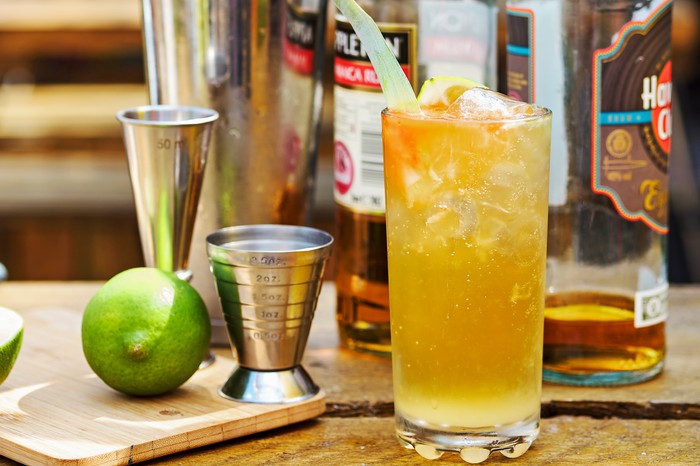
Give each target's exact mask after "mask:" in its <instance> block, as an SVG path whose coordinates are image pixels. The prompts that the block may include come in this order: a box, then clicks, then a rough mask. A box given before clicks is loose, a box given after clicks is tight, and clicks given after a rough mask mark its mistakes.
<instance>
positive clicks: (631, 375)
mask: <svg viewBox="0 0 700 466" xmlns="http://www.w3.org/2000/svg"><path fill="white" fill-rule="evenodd" d="M663 368H664V361H660V362H659V363H657V364H655V365H653V366H651V367H649V368H646V369H644V370H636V371H599V372H593V371H591V372H563V371H557V370H554V369H548V368H544V369H543V371H542V380H544V381H545V382H551V383H558V384H563V385H576V386H579V387H610V386H615V385H630V384H635V383H640V382H645V381H647V380H650V379H652V378H654V377H656V376H657V375H659V374H660V373H661V371H662V370H663Z"/></svg>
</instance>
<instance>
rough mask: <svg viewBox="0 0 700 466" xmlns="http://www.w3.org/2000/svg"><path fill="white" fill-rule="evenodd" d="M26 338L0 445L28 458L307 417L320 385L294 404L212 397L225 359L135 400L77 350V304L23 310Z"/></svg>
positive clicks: (242, 430)
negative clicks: (172, 387)
mask: <svg viewBox="0 0 700 466" xmlns="http://www.w3.org/2000/svg"><path fill="white" fill-rule="evenodd" d="M20 312H21V314H22V316H23V317H24V319H25V334H24V342H23V345H22V350H21V352H20V356H19V358H18V359H17V363H16V366H15V368H14V370H13V371H12V373H11V375H10V377H9V378H8V379H7V380H6V381H5V383H4V384H3V385H2V387H1V388H0V453H2V454H3V455H4V456H7V457H9V458H13V459H16V460H18V461H21V462H23V463H26V464H62V465H99V466H108V465H122V464H132V463H136V462H140V461H144V460H147V459H152V458H157V457H159V456H163V455H168V454H171V453H174V452H179V451H184V450H189V449H192V448H196V447H199V446H202V445H209V444H212V443H216V442H221V441H224V440H228V439H232V438H236V437H240V436H245V435H249V434H252V433H256V432H261V431H264V430H268V429H273V428H276V427H280V426H285V425H288V424H291V423H295V422H299V421H302V420H306V419H310V418H313V417H316V416H318V415H320V414H322V413H323V412H324V410H325V403H324V394H323V393H322V392H321V393H320V394H318V395H317V396H315V397H313V398H312V399H310V400H307V401H304V402H301V403H297V404H293V405H262V404H247V403H236V402H233V401H229V400H225V399H223V398H222V397H221V396H219V395H218V393H217V390H218V387H219V386H220V385H221V384H222V383H223V382H224V381H225V380H226V378H227V377H228V375H229V374H230V373H231V371H232V370H233V367H234V362H233V360H232V359H231V358H226V357H223V356H221V355H220V356H219V357H218V358H217V360H216V362H215V363H214V364H213V365H212V366H210V367H208V368H206V369H204V370H201V371H198V372H197V373H196V374H195V375H194V376H193V377H192V378H191V379H190V380H189V381H188V382H187V383H185V384H184V385H183V386H182V387H180V388H178V389H177V390H175V391H173V392H171V393H169V394H166V395H162V396H159V397H150V398H138V397H130V396H126V395H123V394H121V393H118V392H116V391H114V390H112V389H110V388H109V387H107V386H106V385H105V384H104V383H103V382H102V381H101V380H99V379H98V378H97V376H95V375H94V373H93V372H92V371H91V370H90V368H89V366H88V365H87V362H86V361H85V358H84V356H83V353H82V347H81V343H80V342H81V336H80V323H81V316H82V307H77V308H74V309H67V308H53V309H50V310H46V309H34V310H26V309H25V310H22V311H20Z"/></svg>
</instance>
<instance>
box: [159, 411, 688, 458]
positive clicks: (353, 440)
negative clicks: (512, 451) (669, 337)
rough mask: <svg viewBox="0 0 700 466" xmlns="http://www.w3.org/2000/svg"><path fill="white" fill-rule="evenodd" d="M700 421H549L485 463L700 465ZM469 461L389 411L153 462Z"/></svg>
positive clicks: (279, 431)
mask: <svg viewBox="0 0 700 466" xmlns="http://www.w3.org/2000/svg"><path fill="white" fill-rule="evenodd" d="M698 442H700V421H680V422H674V423H669V422H666V421H626V420H625V421H623V420H594V419H590V418H585V417H570V416H564V417H557V418H554V419H545V420H543V421H542V426H541V432H540V436H539V437H538V439H537V440H536V441H535V443H534V444H533V446H532V447H531V448H530V450H529V451H528V452H527V453H525V455H523V456H521V457H520V458H517V459H506V458H504V457H503V456H502V455H500V454H498V453H496V454H492V455H491V457H490V458H489V460H487V461H486V462H484V463H482V464H483V465H484V466H490V465H504V466H519V465H530V466H532V465H538V466H548V465H557V466H566V465H664V466H677V465H697V464H698V461H700V456H698V454H697V453H696V452H697V450H696V446H697V444H698ZM174 464H177V465H182V466H185V465H208V464H211V465H213V464H238V465H246V466H263V465H294V466H305V465H308V466H319V465H343V466H354V465H357V466H360V465H398V466H401V465H418V464H424V465H433V466H440V465H441V464H462V465H466V463H465V462H464V461H462V460H461V459H460V458H459V456H457V455H456V454H448V453H446V454H445V455H443V456H442V458H440V460H438V461H433V462H430V461H427V460H425V459H423V458H421V457H419V456H418V455H417V454H416V453H415V452H413V451H410V450H405V449H404V448H402V447H401V446H399V444H398V442H397V441H396V438H395V436H394V421H393V419H389V418H352V419H329V418H325V417H324V418H321V419H319V420H315V421H309V422H305V423H302V424H299V425H295V426H291V427H285V428H281V429H277V430H274V431H270V432H265V433H263V434H256V435H251V436H249V437H246V438H241V439H236V440H233V441H230V442H225V443H223V444H217V445H212V446H211V447H206V448H201V449H198V450H196V451H193V452H191V453H190V454H177V455H172V456H169V457H167V458H161V459H159V460H155V461H151V462H148V465H174Z"/></svg>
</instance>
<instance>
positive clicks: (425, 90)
mask: <svg viewBox="0 0 700 466" xmlns="http://www.w3.org/2000/svg"><path fill="white" fill-rule="evenodd" d="M475 87H483V88H486V86H484V85H483V84H479V83H477V82H476V81H472V80H470V79H466V78H460V77H457V76H438V77H435V78H430V79H428V80H427V81H426V82H424V83H423V86H422V87H421V88H420V92H419V93H418V102H419V103H420V106H421V107H423V108H438V109H446V108H447V107H449V106H450V105H452V103H453V102H454V101H455V100H457V99H458V98H459V97H460V96H461V95H462V94H464V92H466V91H468V90H469V89H473V88H475Z"/></svg>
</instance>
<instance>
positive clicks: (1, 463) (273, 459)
mask: <svg viewBox="0 0 700 466" xmlns="http://www.w3.org/2000/svg"><path fill="white" fill-rule="evenodd" d="M99 285H100V284H99V283H85V282H68V283H66V282H61V283H56V282H5V283H0V305H2V306H5V307H9V308H14V309H17V310H20V311H21V310H30V309H31V310H34V309H44V308H45V309H46V310H47V312H50V311H51V309H56V308H68V309H78V310H80V309H83V308H84V307H85V304H86V303H87V301H88V300H89V299H90V297H91V296H92V294H93V293H94V292H95V291H96V290H97V288H98V287H99ZM334 308H335V289H334V287H333V284H332V283H325V284H324V289H323V292H322V294H321V299H320V300H319V305H318V309H317V313H316V317H315V320H314V324H313V328H312V334H311V338H310V340H309V344H308V346H307V351H306V354H305V358H304V367H305V368H306V369H307V370H308V372H309V373H310V374H311V375H312V377H313V378H314V380H315V381H316V382H317V383H318V384H319V385H320V386H321V387H322V388H323V389H324V390H325V392H326V401H327V409H326V412H325V414H324V415H322V416H321V417H319V418H318V419H315V420H312V421H305V422H302V423H299V424H295V425H291V426H288V427H284V428H280V429H277V430H273V431H269V432H265V433H262V434H256V435H253V436H249V437H244V438H239V439H234V440H230V441H226V442H222V443H218V444H215V445H211V446H207V447H202V448H198V449H195V450H190V451H188V452H186V453H179V454H175V455H170V456H166V457H162V458H159V459H156V460H152V461H150V462H147V463H142V464H148V465H170V464H178V465H206V464H240V465H277V464H290V465H315V466H321V465H336V464H338V465H370V464H376V465H412V464H428V463H430V462H429V461H427V460H424V459H423V458H421V457H419V456H418V455H417V454H416V453H414V452H411V451H407V450H404V449H403V448H402V447H400V446H399V444H398V443H397V441H396V439H395V437H394V434H393V405H392V387H391V362H390V359H389V358H382V357H377V356H372V355H367V354H359V353H355V352H352V351H349V350H345V349H340V348H339V347H338V337H337V331H336V326H335V321H334ZM667 339H668V358H667V365H666V368H665V370H664V372H663V373H662V375H661V376H659V377H657V378H656V379H654V380H651V381H648V382H645V383H642V384H637V385H631V386H626V387H616V388H576V387H567V386H558V385H552V384H546V383H545V384H544V389H543V399H542V416H543V420H542V428H541V433H540V436H539V438H538V439H537V441H536V442H535V443H534V444H533V446H532V448H531V449H530V450H529V451H528V452H527V453H526V454H525V455H524V456H522V457H520V458H517V459H510V460H506V459H505V458H504V457H502V456H501V455H499V454H494V455H492V456H491V457H490V458H489V460H487V461H486V462H485V463H483V464H485V465H489V464H506V465H521V464H527V465H569V464H577V465H578V464H580V465H592V464H606V465H609V464H614V465H637V464H640V465H643V464H661V465H664V466H665V465H700V447H699V446H700V355H699V354H698V353H699V351H698V350H700V286H685V287H678V286H675V287H672V288H671V294H670V316H669V320H668V327H667ZM216 351H217V352H219V353H220V354H227V353H228V351H229V349H228V348H218V349H216ZM1 454H2V452H0V455H1ZM441 463H442V464H450V463H461V464H466V463H464V462H463V461H462V460H461V459H460V458H459V457H458V456H457V455H454V454H445V455H444V456H443V457H442V458H441V459H440V460H437V461H434V462H432V464H434V465H435V466H437V465H439V464H441ZM16 464H17V463H15V462H14V461H11V460H9V459H6V458H2V457H0V466H8V465H16Z"/></svg>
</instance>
